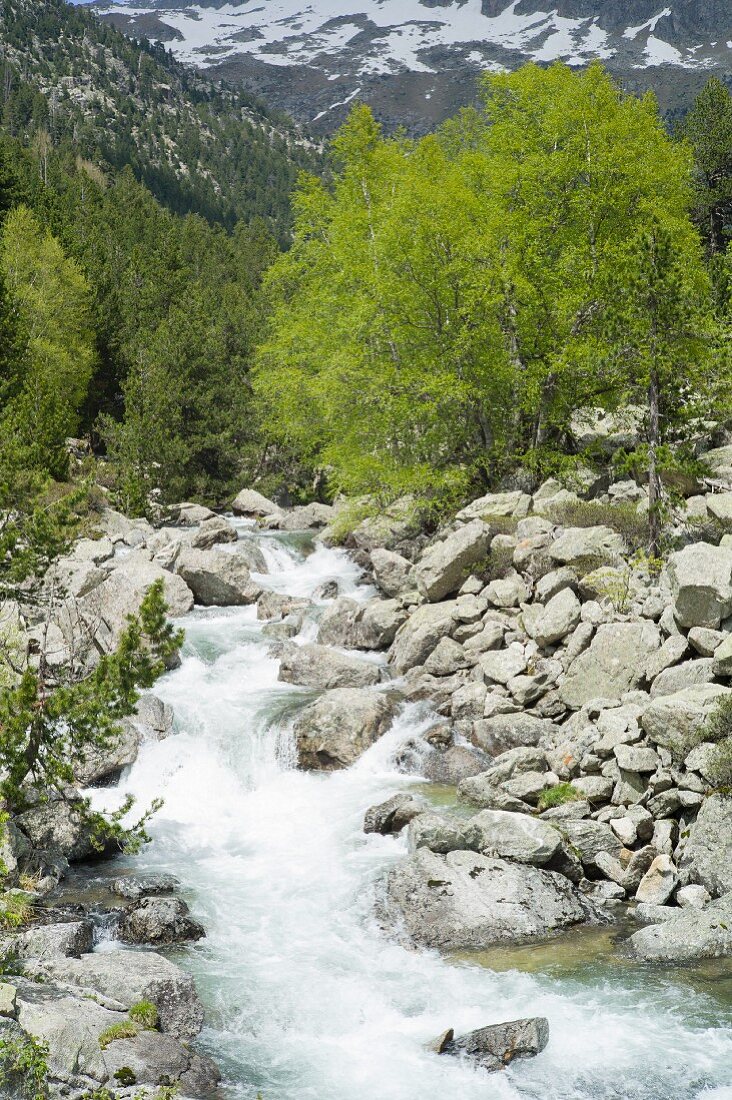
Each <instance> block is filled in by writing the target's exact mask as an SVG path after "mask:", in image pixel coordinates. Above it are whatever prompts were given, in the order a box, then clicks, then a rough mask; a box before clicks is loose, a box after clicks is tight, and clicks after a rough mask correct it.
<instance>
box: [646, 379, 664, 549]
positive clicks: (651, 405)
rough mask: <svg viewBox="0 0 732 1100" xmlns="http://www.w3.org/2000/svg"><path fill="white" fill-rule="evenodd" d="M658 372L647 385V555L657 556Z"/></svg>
mask: <svg viewBox="0 0 732 1100" xmlns="http://www.w3.org/2000/svg"><path fill="white" fill-rule="evenodd" d="M658 404H659V384H658V372H657V371H656V369H655V367H654V368H652V370H651V378H650V382H649V384H648V413H649V425H648V553H649V554H650V555H651V557H654V558H657V557H658V556H659V548H660V542H661V512H660V504H661V478H660V477H659V474H658V445H659V443H660V416H659V410H658Z"/></svg>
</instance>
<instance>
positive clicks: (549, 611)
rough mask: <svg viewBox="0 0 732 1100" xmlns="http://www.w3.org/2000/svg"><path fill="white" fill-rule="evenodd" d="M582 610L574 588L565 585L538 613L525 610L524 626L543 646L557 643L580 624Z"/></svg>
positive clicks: (530, 635) (531, 636)
mask: <svg viewBox="0 0 732 1100" xmlns="http://www.w3.org/2000/svg"><path fill="white" fill-rule="evenodd" d="M533 606H534V607H535V608H536V607H537V605H536V604H534V605H533ZM581 610H582V605H581V603H580V602H579V600H578V599H577V597H576V596H575V594H574V592H573V591H572V589H571V588H569V587H565V588H562V589H560V591H559V592H557V593H556V595H554V596H552V597H551V599H550V600H549V601H548V602H547V603H546V604H545V605H544V607H543V608H539V613H538V614H531V615H529V614H527V612H526V611H524V616H523V619H524V628H525V630H526V633H527V634H528V635H529V637H530V638H533V639H534V640H535V641H536V642H538V644H539V645H540V646H541V647H542V648H545V647H546V646H550V645H556V643H557V642H561V641H562V640H563V639H564V638H566V637H567V635H568V634H571V633H572V631H573V630H574V629H575V627H577V626H578V625H579V621H580V612H581Z"/></svg>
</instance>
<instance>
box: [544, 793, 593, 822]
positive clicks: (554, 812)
mask: <svg viewBox="0 0 732 1100" xmlns="http://www.w3.org/2000/svg"><path fill="white" fill-rule="evenodd" d="M589 816H590V804H589V802H585V801H584V799H580V800H579V801H578V802H565V803H564V804H563V805H561V806H551V807H550V808H549V809H548V810H544V812H543V813H542V814H541V819H542V821H552V822H561V821H581V820H582V819H583V818H585V817H589Z"/></svg>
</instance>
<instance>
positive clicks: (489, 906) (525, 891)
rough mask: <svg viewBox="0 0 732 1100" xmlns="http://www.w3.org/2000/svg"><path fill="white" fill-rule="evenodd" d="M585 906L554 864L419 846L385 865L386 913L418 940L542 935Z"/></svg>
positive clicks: (437, 942) (476, 943)
mask: <svg viewBox="0 0 732 1100" xmlns="http://www.w3.org/2000/svg"><path fill="white" fill-rule="evenodd" d="M588 912H589V910H588V906H587V903H586V902H584V900H583V899H582V897H581V895H580V894H579V893H578V892H577V891H576V889H575V888H574V887H573V886H572V884H571V883H570V882H569V881H568V880H567V879H566V878H563V877H562V876H561V875H559V874H556V873H554V872H552V871H543V870H539V869H538V868H536V867H529V866H526V865H523V864H517V863H509V862H507V861H506V860H502V859H494V858H492V857H489V856H483V855H480V854H478V853H475V852H468V851H459V852H458V851H455V852H450V853H448V854H447V855H444V856H441V855H436V854H435V853H434V852H431V851H429V850H428V849H421V850H420V851H418V852H416V853H415V854H414V855H413V856H412V857H411V858H410V859H409V860H408V861H407V862H406V863H404V864H401V865H399V866H397V867H395V868H393V869H392V870H391V872H390V873H389V877H388V883H387V899H386V908H385V914H384V915H385V917H386V919H387V921H388V922H389V923H390V924H392V926H393V925H396V926H397V927H402V928H404V929H406V932H407V933H408V935H409V936H410V938H411V939H412V940H413V941H414V942H416V943H418V944H422V945H424V946H426V947H440V948H444V949H448V950H457V949H461V948H465V949H467V948H481V947H487V946H489V945H490V944H492V943H500V942H505V941H509V942H510V941H517V940H522V939H525V938H530V937H533V936H542V935H547V934H548V933H549V932H551V931H555V930H557V929H559V928H565V927H568V926H569V925H572V924H577V923H579V922H580V921H582V920H585V919H586V918H587V916H588Z"/></svg>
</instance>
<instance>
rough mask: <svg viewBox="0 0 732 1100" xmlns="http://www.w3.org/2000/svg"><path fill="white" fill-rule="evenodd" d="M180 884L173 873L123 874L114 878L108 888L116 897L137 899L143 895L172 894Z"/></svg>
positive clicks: (130, 899)
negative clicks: (122, 876) (121, 876)
mask: <svg viewBox="0 0 732 1100" xmlns="http://www.w3.org/2000/svg"><path fill="white" fill-rule="evenodd" d="M180 886H181V883H180V880H179V879H177V878H176V877H175V875H167V874H158V875H125V876H124V878H117V879H115V880H114V882H113V883H112V884H111V886H110V890H111V892H112V893H113V894H116V895H117V897H120V898H126V899H127V900H129V901H139V899H140V898H144V897H152V896H158V895H159V894H172V893H173V891H174V890H179V889H180Z"/></svg>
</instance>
